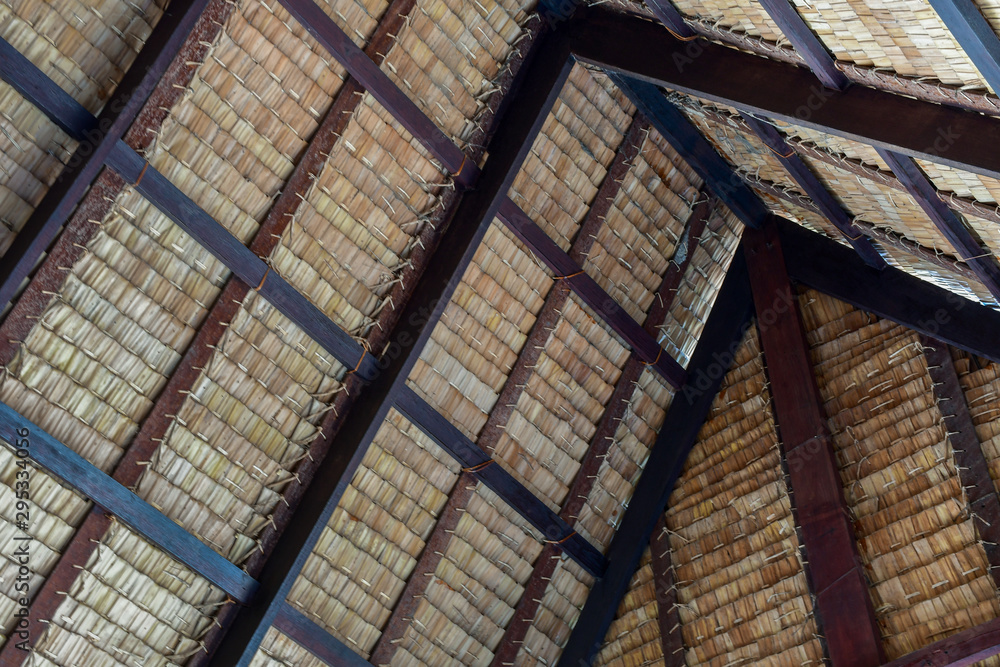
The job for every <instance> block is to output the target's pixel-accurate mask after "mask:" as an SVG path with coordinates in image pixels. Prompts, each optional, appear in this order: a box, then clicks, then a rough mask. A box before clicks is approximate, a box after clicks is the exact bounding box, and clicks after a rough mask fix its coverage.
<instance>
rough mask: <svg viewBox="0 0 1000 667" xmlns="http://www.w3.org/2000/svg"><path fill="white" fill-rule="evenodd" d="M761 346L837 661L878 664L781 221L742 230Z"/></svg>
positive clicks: (877, 640) (878, 640)
mask: <svg viewBox="0 0 1000 667" xmlns="http://www.w3.org/2000/svg"><path fill="white" fill-rule="evenodd" d="M743 244H744V245H743V251H744V254H745V255H746V258H747V267H748V273H749V276H750V284H751V286H752V290H753V300H754V305H755V307H756V311H757V322H758V329H759V331H760V340H761V347H762V349H763V353H764V360H765V365H766V368H767V375H768V377H769V378H770V384H771V397H772V401H773V405H774V414H775V420H776V422H777V425H778V431H779V433H780V438H781V450H782V453H783V455H784V458H785V460H786V461H787V465H788V485H789V492H790V494H791V495H792V498H793V504H794V507H795V519H796V524H797V526H798V528H799V533H800V534H801V539H802V546H803V547H804V549H805V555H806V558H807V559H808V568H807V572H808V574H809V579H810V583H811V585H812V593H813V595H814V596H815V599H816V608H817V611H818V615H819V618H820V621H821V623H822V627H823V636H824V637H825V638H826V645H827V650H828V651H829V654H830V659H831V660H832V662H833V664H834V665H852V666H854V667H876V666H877V665H880V664H881V663H882V662H883V660H884V655H883V651H882V637H881V634H880V632H879V629H878V622H877V621H876V619H875V609H874V607H873V605H872V601H871V596H870V595H869V593H868V583H867V580H866V579H865V575H864V570H863V566H862V564H861V558H860V556H859V555H858V549H857V542H856V540H855V538H854V527H853V524H852V522H851V520H850V517H849V515H848V512H847V505H846V503H845V501H844V492H843V488H842V484H841V481H840V471H839V470H838V468H837V464H836V460H835V458H834V452H833V442H832V439H831V437H830V432H829V428H828V426H827V422H826V417H825V415H824V412H823V401H822V398H821V397H820V395H819V389H818V388H817V385H816V377H815V375H814V373H813V366H812V361H811V360H810V357H809V345H808V343H807V342H806V338H805V331H804V328H803V324H802V315H801V313H800V312H799V306H798V299H797V297H796V294H795V291H794V288H793V287H792V283H791V280H790V279H789V277H788V273H787V271H786V270H785V259H784V253H783V249H782V247H781V242H780V240H779V237H778V230H777V226H776V225H774V224H770V225H768V226H766V227H765V228H764V229H762V230H748V231H747V232H746V233H744V235H743Z"/></svg>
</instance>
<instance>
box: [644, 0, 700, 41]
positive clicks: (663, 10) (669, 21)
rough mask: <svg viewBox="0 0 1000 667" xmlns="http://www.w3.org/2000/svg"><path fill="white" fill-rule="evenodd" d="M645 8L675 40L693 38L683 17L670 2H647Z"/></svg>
mask: <svg viewBox="0 0 1000 667" xmlns="http://www.w3.org/2000/svg"><path fill="white" fill-rule="evenodd" d="M646 6H647V7H649V8H650V9H651V10H652V12H653V13H654V14H655V15H656V18H658V19H660V23H662V24H663V25H664V26H665V27H666V29H667V30H668V31H670V34H671V35H673V36H674V37H676V38H677V39H690V38H693V37H695V35H696V33H695V31H694V30H692V29H691V26H689V25H688V24H687V21H685V20H684V15H683V14H681V12H680V10H679V9H677V5H675V4H674V3H673V2H671V0H648V2H646Z"/></svg>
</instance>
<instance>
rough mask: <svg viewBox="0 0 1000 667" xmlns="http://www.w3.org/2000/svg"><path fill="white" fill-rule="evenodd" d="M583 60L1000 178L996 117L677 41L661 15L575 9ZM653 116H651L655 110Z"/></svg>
mask: <svg viewBox="0 0 1000 667" xmlns="http://www.w3.org/2000/svg"><path fill="white" fill-rule="evenodd" d="M567 31H568V32H569V34H570V35H571V38H572V40H571V49H572V51H573V54H574V55H575V56H576V57H577V58H578V59H580V60H582V61H584V62H587V63H591V64H594V65H597V66H599V67H603V68H606V69H609V70H612V71H616V72H620V73H623V74H626V75H630V76H633V77H635V78H639V79H642V80H644V81H646V82H648V83H653V84H656V85H659V86H664V87H666V88H669V89H672V90H679V91H682V92H685V93H689V94H692V95H697V96H699V97H704V98H707V99H710V100H713V101H715V102H720V103H723V104H728V105H730V106H734V107H736V108H737V109H739V110H740V111H747V112H750V113H754V114H757V115H760V116H764V117H767V118H775V119H779V120H783V121H786V122H789V123H795V124H797V125H802V126H805V127H810V128H813V129H816V130H820V131H822V132H828V133H830V134H834V135H836V136H840V137H845V138H847V139H851V140H853V141H858V142H861V143H864V144H870V145H873V146H877V147H879V148H885V149H888V150H892V151H895V152H897V153H902V154H904V155H909V156H911V157H917V158H921V159H927V160H933V161H935V162H939V163H942V164H946V165H948V166H950V167H955V168H956V169H964V170H967V171H972V172H975V173H977V174H982V175H984V176H989V177H991V178H1000V152H998V151H996V150H994V146H996V145H998V144H1000V123H998V122H997V121H996V120H995V119H994V118H990V117H987V116H983V115H979V114H973V113H968V112H965V111H961V110H959V109H955V108H952V107H946V106H943V105H939V104H931V103H928V102H922V101H920V100H916V99H911V98H907V97H903V96H901V95H894V94H892V93H887V92H884V91H880V90H876V89H873V88H868V87H865V86H851V87H849V88H848V89H847V90H844V91H836V90H831V89H829V88H823V87H822V86H821V85H820V84H819V83H818V82H817V81H816V80H815V78H814V77H813V75H812V74H811V73H809V72H807V71H805V70H803V69H802V68H799V67H796V66H794V65H792V64H789V63H784V62H778V61H776V60H769V59H766V58H759V57H756V56H754V55H751V54H745V53H740V52H738V51H736V50H734V49H731V48H728V47H726V46H722V45H719V44H714V43H711V42H709V41H708V40H703V39H698V40H695V41H691V42H683V41H680V40H678V39H676V38H674V37H672V36H670V35H664V34H663V31H662V30H661V29H660V27H659V26H657V25H656V24H654V23H652V22H650V21H646V20H643V19H641V18H638V17H634V16H627V15H624V14H621V13H618V12H613V11H609V10H606V9H602V8H600V7H588V8H586V9H581V10H580V11H578V12H577V13H576V15H575V16H574V17H573V18H572V19H570V21H569V23H568V27H567ZM651 117H652V116H651Z"/></svg>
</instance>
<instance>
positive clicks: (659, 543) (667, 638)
mask: <svg viewBox="0 0 1000 667" xmlns="http://www.w3.org/2000/svg"><path fill="white" fill-rule="evenodd" d="M649 551H650V555H651V556H652V557H653V584H654V587H655V588H654V590H655V591H656V610H657V615H656V620H657V623H658V624H659V626H660V647H661V648H662V649H663V665H664V667H686V666H687V660H685V658H684V637H683V636H682V634H681V627H680V624H681V615H680V613H679V612H678V611H677V608H678V604H677V586H676V583H677V581H676V577H675V576H674V566H673V563H672V562H671V557H670V537H669V533H668V532H667V520H666V517H665V516H661V517H660V520H659V521H657V522H656V527H655V528H654V529H653V535H652V536H651V537H650V538H649Z"/></svg>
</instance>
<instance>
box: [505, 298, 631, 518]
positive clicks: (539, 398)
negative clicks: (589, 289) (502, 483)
mask: <svg viewBox="0 0 1000 667" xmlns="http://www.w3.org/2000/svg"><path fill="white" fill-rule="evenodd" d="M605 326H606V325H604V323H603V322H601V321H599V320H596V319H594V317H593V316H592V315H590V314H589V313H588V312H586V311H585V310H584V308H583V307H582V306H581V305H580V304H579V302H578V300H577V297H576V296H575V295H571V296H570V298H569V299H568V300H567V301H566V305H565V306H564V307H563V309H562V312H561V314H560V316H559V319H558V320H557V321H556V324H555V327H554V328H553V329H552V332H551V334H550V335H549V337H548V340H546V342H545V346H544V349H543V350H542V353H541V355H540V356H539V358H538V361H537V362H536V363H535V368H534V370H533V372H532V374H531V376H530V377H529V378H528V380H527V386H526V387H525V389H524V391H523V392H522V393H521V395H520V396H519V397H518V401H517V404H516V406H515V408H514V412H513V413H512V414H511V417H510V420H509V421H508V422H507V425H506V427H505V428H504V433H503V435H502V436H500V439H499V441H498V442H497V444H496V447H495V448H494V450H493V452H492V454H493V457H494V458H495V459H496V460H497V461H498V462H499V463H500V464H501V465H502V466H504V467H505V468H506V469H507V470H509V471H510V472H511V474H512V475H514V477H515V478H517V479H518V480H520V481H521V482H522V483H523V484H524V485H525V486H526V487H527V488H528V489H530V490H531V491H532V492H533V493H535V494H536V495H537V496H538V497H540V498H541V499H542V500H544V501H545V502H546V503H547V504H548V505H549V506H550V507H551V508H552V509H554V510H558V508H559V507H560V506H562V504H563V502H564V501H565V500H566V494H567V493H568V492H569V486H570V484H572V482H573V479H574V478H575V477H576V473H577V471H578V470H579V468H580V461H581V459H582V458H583V456H584V454H586V452H587V445H588V443H589V442H590V439H591V438H592V437H593V434H594V432H595V431H596V430H597V424H598V422H600V419H601V416H602V415H603V414H604V408H605V406H606V405H607V402H608V400H609V399H610V398H611V394H612V393H613V392H614V388H615V383H616V382H617V381H618V377H619V376H620V374H621V368H622V367H623V366H624V365H625V361H626V360H627V359H628V349H627V348H626V347H625V346H624V345H623V344H622V343H621V342H620V341H618V340H617V338H616V337H615V336H614V334H612V333H611V332H609V331H608V330H607V329H606V328H605Z"/></svg>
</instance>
